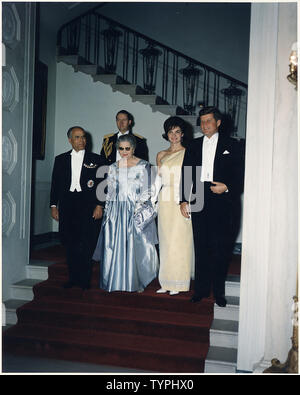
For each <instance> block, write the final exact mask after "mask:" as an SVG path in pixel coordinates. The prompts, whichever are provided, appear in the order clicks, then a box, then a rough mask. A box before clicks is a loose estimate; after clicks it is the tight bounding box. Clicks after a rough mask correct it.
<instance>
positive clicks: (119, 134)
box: [116, 130, 129, 161]
mask: <svg viewBox="0 0 300 395" xmlns="http://www.w3.org/2000/svg"><path fill="white" fill-rule="evenodd" d="M128 133H129V130H127V132H125V133H121V132H119V133H118V138H119V137H121V136H124V134H128ZM120 159H121V155H120V152H119V150H117V155H116V161H118V160H120Z"/></svg>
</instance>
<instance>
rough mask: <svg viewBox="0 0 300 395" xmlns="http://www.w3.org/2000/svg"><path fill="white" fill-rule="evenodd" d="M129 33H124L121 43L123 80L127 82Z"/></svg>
mask: <svg viewBox="0 0 300 395" xmlns="http://www.w3.org/2000/svg"><path fill="white" fill-rule="evenodd" d="M128 43H129V32H128V31H127V32H126V31H125V32H124V41H123V79H124V80H125V81H127V79H128V48H129V44H128Z"/></svg>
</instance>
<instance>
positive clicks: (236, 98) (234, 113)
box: [221, 82, 245, 136]
mask: <svg viewBox="0 0 300 395" xmlns="http://www.w3.org/2000/svg"><path fill="white" fill-rule="evenodd" d="M221 92H222V93H223V94H224V102H225V113H226V114H228V115H229V116H230V118H231V121H232V122H233V132H232V135H233V136H237V129H238V124H239V116H240V108H241V97H242V96H243V95H244V94H245V92H244V91H242V90H241V89H239V88H237V87H236V84H235V83H233V82H231V84H230V86H229V87H228V88H225V89H222V90H221Z"/></svg>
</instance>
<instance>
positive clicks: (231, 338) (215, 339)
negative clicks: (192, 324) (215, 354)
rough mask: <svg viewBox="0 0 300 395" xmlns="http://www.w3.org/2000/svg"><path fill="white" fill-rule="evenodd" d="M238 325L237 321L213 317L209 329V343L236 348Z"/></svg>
mask: <svg viewBox="0 0 300 395" xmlns="http://www.w3.org/2000/svg"><path fill="white" fill-rule="evenodd" d="M238 327H239V323H238V322H237V321H230V320H218V319H214V320H213V322H212V325H211V329H210V345H211V346H217V347H226V348H237V347H238Z"/></svg>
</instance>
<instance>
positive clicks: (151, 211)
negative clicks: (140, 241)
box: [133, 201, 157, 230]
mask: <svg viewBox="0 0 300 395" xmlns="http://www.w3.org/2000/svg"><path fill="white" fill-rule="evenodd" d="M156 216H157V210H156V207H153V205H152V203H151V201H147V202H143V203H142V204H141V205H140V207H139V208H138V209H137V210H136V212H135V213H134V216H133V221H134V223H135V226H136V227H137V228H138V229H140V230H144V229H145V228H146V227H147V226H148V225H149V224H150V223H151V222H152V221H154V219H155V218H156Z"/></svg>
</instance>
